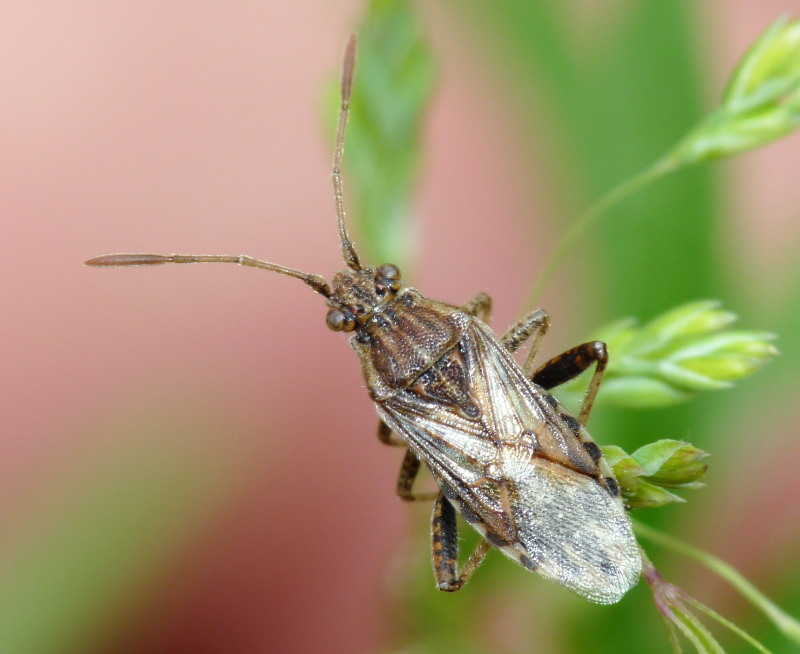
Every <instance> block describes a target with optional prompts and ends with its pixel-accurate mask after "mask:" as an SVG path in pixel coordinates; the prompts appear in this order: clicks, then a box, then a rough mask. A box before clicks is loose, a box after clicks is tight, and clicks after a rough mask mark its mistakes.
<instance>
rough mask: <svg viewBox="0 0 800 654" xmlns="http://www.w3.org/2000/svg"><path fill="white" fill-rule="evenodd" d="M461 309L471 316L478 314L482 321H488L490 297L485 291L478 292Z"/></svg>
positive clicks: (490, 313) (490, 304)
mask: <svg viewBox="0 0 800 654" xmlns="http://www.w3.org/2000/svg"><path fill="white" fill-rule="evenodd" d="M461 310H462V311H463V312H464V313H468V314H469V315H471V316H480V318H481V320H483V322H485V323H488V322H489V320H490V319H491V316H492V298H491V297H489V296H488V295H487V294H486V293H478V294H477V295H476V296H475V297H474V298H472V299H471V300H470V301H469V302H466V303H465V304H464V306H463V307H461Z"/></svg>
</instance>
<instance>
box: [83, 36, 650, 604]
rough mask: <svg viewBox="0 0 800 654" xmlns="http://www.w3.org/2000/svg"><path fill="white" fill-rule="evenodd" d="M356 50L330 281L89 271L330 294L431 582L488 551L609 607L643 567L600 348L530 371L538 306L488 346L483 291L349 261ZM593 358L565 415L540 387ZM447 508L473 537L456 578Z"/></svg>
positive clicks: (348, 78)
mask: <svg viewBox="0 0 800 654" xmlns="http://www.w3.org/2000/svg"><path fill="white" fill-rule="evenodd" d="M355 50H356V40H355V37H354V36H352V37H351V38H350V40H349V42H348V44H347V48H346V51H345V58H344V71H343V75H342V88H341V97H342V105H341V110H340V112H339V127H338V132H337V138H336V148H335V154H334V164H333V188H334V194H335V200H336V215H337V219H338V227H339V238H340V241H341V247H342V255H343V258H344V261H345V264H346V265H347V268H348V269H347V270H343V271H339V272H337V273H336V274H335V275H334V277H333V283H332V285H328V283H327V282H326V281H325V279H324V278H322V277H320V276H319V275H313V274H310V273H305V272H301V271H299V270H294V269H292V268H286V267H284V266H279V265H277V264H274V263H269V262H266V261H260V260H258V259H253V258H251V257H247V256H229V255H183V254H172V255H155V254H112V255H107V256H103V257H98V258H96V259H91V260H89V261H87V262H86V263H87V264H88V265H90V266H136V265H152V264H161V263H198V262H223V263H238V264H240V265H243V266H251V267H254V268H264V269H266V270H272V271H274V272H277V273H280V274H282V275H289V276H291V277H297V278H298V279H300V280H302V281H303V282H305V283H306V284H307V285H308V286H310V287H311V288H312V289H314V290H315V291H316V292H317V293H319V294H320V295H323V296H324V297H325V298H326V299H327V304H328V307H329V309H328V314H327V325H328V327H329V328H330V329H332V330H334V331H343V332H350V333H351V334H352V336H351V338H350V344H351V345H352V347H353V349H354V350H355V351H356V354H357V355H358V358H359V360H360V361H361V366H362V371H363V374H364V378H365V380H366V382H367V387H368V389H369V393H370V396H371V398H372V400H373V402H374V403H375V407H376V408H377V410H378V414H379V416H380V422H379V424H378V437H379V438H380V440H381V441H383V442H384V443H386V444H389V445H400V446H403V447H405V448H406V454H405V458H404V460H403V464H402V467H401V470H400V475H399V478H398V480H397V493H398V494H399V495H400V497H401V498H403V499H405V500H419V499H428V498H431V499H433V500H434V509H433V519H432V531H433V567H434V574H435V577H436V584H437V586H438V588H439V589H440V590H445V591H454V590H458V589H459V588H461V587H462V586H463V585H464V583H465V582H466V581H467V579H469V577H470V575H471V574H472V573H473V571H474V570H475V568H476V567H477V566H478V565H479V564H480V562H481V561H482V560H483V558H484V556H485V555H486V553H487V552H488V551H489V549H491V548H492V547H496V548H497V549H499V550H501V551H502V552H503V553H504V554H506V555H507V556H509V557H511V558H512V559H514V560H515V561H517V562H518V563H520V564H521V565H522V566H524V567H525V568H528V569H529V570H533V571H535V572H537V573H539V574H540V575H542V576H544V577H547V578H550V579H553V580H555V581H557V582H558V583H560V584H562V585H564V586H566V587H567V588H569V589H570V590H572V591H574V592H576V593H577V594H579V595H582V596H583V597H585V598H587V599H589V600H592V601H594V602H599V603H602V604H608V603H612V602H616V601H618V600H619V599H620V598H621V597H622V596H623V594H625V592H627V591H628V590H629V589H630V588H631V587H632V586H633V585H634V584H635V583H636V581H637V580H638V578H639V572H640V569H641V559H640V555H639V549H638V545H637V543H636V540H635V538H634V535H633V530H632V527H631V522H630V519H629V518H628V516H627V514H626V512H625V507H624V505H623V503H622V500H621V498H620V491H619V486H618V485H617V482H616V479H615V478H614V474H613V472H612V471H611V468H610V466H609V465H608V463H607V462H606V461H605V459H604V457H603V453H602V451H601V450H600V448H599V447H598V446H597V444H596V443H595V442H594V441H593V440H592V438H591V437H590V436H589V434H588V432H587V431H586V429H585V425H586V421H587V418H588V417H589V412H590V410H591V407H592V403H593V401H594V398H595V395H596V393H597V389H598V387H599V384H600V381H601V378H602V376H603V372H604V370H605V367H606V362H607V353H606V348H605V345H604V344H603V343H601V342H599V341H595V342H591V343H584V344H583V345H579V346H577V347H575V348H572V349H570V350H568V351H567V352H564V353H563V354H561V355H560V356H557V357H555V358H553V359H551V360H550V361H548V362H547V363H545V364H544V365H543V366H541V367H540V368H538V369H537V368H534V366H533V360H534V357H535V355H536V352H537V350H538V345H539V341H540V339H541V338H542V336H544V334H545V332H546V331H547V328H548V326H549V321H548V317H547V314H546V313H545V312H544V311H541V310H539V311H534V312H533V313H531V314H530V315H528V316H526V317H525V318H523V319H522V320H520V321H519V322H518V323H517V324H515V325H514V326H512V327H511V328H510V329H509V330H508V332H506V333H505V334H504V335H503V336H502V337H500V338H499V339H498V338H497V337H495V335H494V334H493V333H492V331H491V330H490V328H489V327H488V326H487V324H486V322H488V319H489V313H490V310H491V300H490V298H489V296H488V295H486V294H483V293H481V294H479V295H477V296H475V297H474V298H473V299H472V300H470V301H469V302H467V303H466V304H465V305H463V306H461V307H459V306H453V305H450V304H446V303H444V302H439V301H437V300H431V299H429V298H426V297H425V296H424V295H422V294H421V293H420V292H419V291H417V290H416V289H413V288H409V287H404V286H403V285H402V284H401V283H400V271H399V270H398V268H397V267H396V266H394V265H392V264H384V265H382V266H379V267H377V268H373V267H369V266H363V265H362V264H361V263H360V261H359V257H358V254H357V253H356V250H355V247H354V245H353V243H352V242H351V241H350V239H349V237H348V234H347V228H346V226H345V212H344V204H343V200H342V178H341V164H342V154H343V149H344V134H345V126H346V124H347V117H348V113H349V102H350V91H351V87H352V80H353V69H354V64H355ZM479 315H480V316H481V317H482V318H483V320H480V319H479V318H478V316H479ZM484 321H486V322H484ZM527 341H530V342H531V345H530V350H529V352H528V354H527V357H526V359H525V362H524V364H523V365H522V366H519V365H518V364H517V362H516V361H515V360H514V359H513V357H512V354H513V353H514V352H515V351H516V350H518V349H519V348H520V346H521V345H523V344H524V343H525V342H527ZM593 364H594V366H595V369H594V374H593V376H592V379H591V382H590V385H589V389H588V391H587V393H586V397H585V399H584V402H583V407H582V408H581V411H580V414H579V415H578V417H577V418H574V417H573V416H571V415H570V414H569V413H568V412H567V411H566V410H565V409H564V408H563V407H562V406H561V405H560V404H559V402H558V401H557V400H556V399H555V398H554V397H553V396H552V395H551V394H550V393H548V390H549V389H551V388H553V387H554V386H557V385H559V384H562V383H564V382H566V381H568V380H570V379H572V378H574V377H575V376H577V375H578V374H580V373H581V372H583V371H584V370H587V369H588V368H589V367H590V366H592V365H593ZM420 463H424V464H425V466H426V467H427V468H428V469H429V470H430V472H431V473H432V475H433V477H434V479H435V480H436V482H437V484H438V486H439V490H438V491H437V492H436V493H433V494H423V493H418V494H415V493H413V492H412V485H413V482H414V479H415V477H416V475H417V472H418V470H419V467H420ZM456 510H457V511H458V512H459V513H461V515H462V517H463V518H464V519H465V520H466V522H468V523H469V524H471V525H472V526H473V527H474V528H475V529H476V530H477V531H478V532H479V533H480V534H481V536H482V537H483V538H482V539H481V542H480V544H479V545H478V547H477V549H476V550H475V552H474V553H473V554H472V556H470V558H469V559H468V561H467V562H466V564H465V565H464V567H463V568H462V569H461V570H460V571H459V570H458V567H457V559H458V535H457V531H456V515H455V511H456Z"/></svg>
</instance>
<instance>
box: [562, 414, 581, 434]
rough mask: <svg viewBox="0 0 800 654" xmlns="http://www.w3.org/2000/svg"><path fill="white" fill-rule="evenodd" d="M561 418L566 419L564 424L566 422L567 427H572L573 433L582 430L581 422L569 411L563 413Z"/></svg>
mask: <svg viewBox="0 0 800 654" xmlns="http://www.w3.org/2000/svg"><path fill="white" fill-rule="evenodd" d="M561 419H562V420H563V421H564V424H566V425H567V427H569V429H570V430H571V431H572V432H573V433H575V434H577V433H578V431H579V430H580V428H581V423H579V422H578V421H577V420H575V418H573V417H572V416H571V415H569V414H568V413H562V414H561Z"/></svg>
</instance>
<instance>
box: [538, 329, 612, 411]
mask: <svg viewBox="0 0 800 654" xmlns="http://www.w3.org/2000/svg"><path fill="white" fill-rule="evenodd" d="M593 363H594V364H596V365H595V369H594V374H593V375H592V380H591V381H590V382H589V388H588V389H586V395H585V396H584V398H583V406H581V413H580V415H579V416H578V421H579V422H580V423H581V424H582V425H585V424H586V421H587V420H588V419H589V412H590V411H591V410H592V405H593V404H594V398H595V397H596V396H597V390H598V389H599V388H600V382H601V381H602V380H603V373H605V370H606V365H608V350H607V349H606V344H605V343H603V341H591V342H590V343H583V344H582V345H578V346H577V347H573V348H571V349H569V350H567V351H566V352H564V353H563V354H559V355H558V356H556V357H553V358H552V359H550V361H548V362H547V363H545V364H544V365H543V366H542V367H540V368H539V369H538V370H537V371H536V373H535V374H534V375H533V377H531V379H532V380H533V382H534V383H535V384H539V386H541V387H542V388H545V389H550V388H553V387H555V386H559V385H561V384H563V383H565V382H568V381H569V380H570V379H574V378H575V377H577V376H578V375H580V374H581V373H582V372H583V371H584V370H586V369H587V368H589V366H591V365H592V364H593Z"/></svg>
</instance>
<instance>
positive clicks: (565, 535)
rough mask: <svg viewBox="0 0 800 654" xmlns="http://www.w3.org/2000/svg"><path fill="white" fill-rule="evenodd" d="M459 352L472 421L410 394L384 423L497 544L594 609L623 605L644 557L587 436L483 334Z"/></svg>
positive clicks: (385, 407) (469, 337) (476, 328)
mask: <svg viewBox="0 0 800 654" xmlns="http://www.w3.org/2000/svg"><path fill="white" fill-rule="evenodd" d="M459 347H460V348H461V352H462V354H463V362H464V363H463V365H464V366H465V367H466V378H467V379H468V380H469V393H470V395H471V397H472V398H473V399H474V401H475V404H476V405H477V406H478V407H479V408H480V410H481V415H480V416H479V417H478V418H477V419H469V418H467V417H465V416H463V415H461V414H459V413H458V412H457V411H454V410H453V409H452V407H450V406H448V405H447V404H446V403H442V402H437V401H435V400H432V399H431V398H430V397H428V396H426V395H425V394H424V393H419V392H415V390H414V389H407V390H405V391H402V392H400V393H398V394H397V395H395V396H394V397H392V398H390V399H388V400H387V401H385V402H382V403H380V404H379V412H380V413H381V415H382V417H383V418H384V420H385V421H386V422H387V423H388V424H389V425H390V426H391V427H392V429H393V430H394V431H395V432H397V433H398V434H399V435H400V436H401V437H403V438H404V439H405V440H406V442H407V443H408V446H409V447H410V448H411V449H412V450H413V451H414V452H415V454H417V456H418V457H419V458H420V459H421V460H422V461H424V462H425V463H426V465H427V466H428V468H429V469H430V470H431V473H432V474H433V476H434V477H435V478H436V480H437V482H438V483H439V485H440V487H441V488H442V490H443V491H444V492H445V494H446V495H447V496H448V498H449V499H450V500H451V501H452V502H453V504H454V505H455V506H456V508H458V509H459V510H460V511H461V513H462V514H463V515H464V517H465V518H466V519H467V521H468V522H470V523H471V524H472V525H473V526H474V527H475V528H476V529H477V530H478V531H479V532H481V533H482V534H483V535H484V536H485V537H486V538H487V540H489V541H490V542H491V543H492V544H493V545H495V546H497V547H498V548H500V549H501V550H502V551H503V552H504V553H505V554H507V555H508V556H511V557H512V558H514V559H516V560H517V561H519V562H520V563H522V564H523V565H524V566H525V567H527V568H529V569H532V570H535V571H536V572H538V573H540V574H542V575H543V576H545V577H548V578H551V579H554V580H556V581H558V582H559V583H561V584H563V585H564V586H566V587H568V588H570V589H571V590H573V591H575V592H576V593H578V594H580V595H582V596H584V597H586V598H588V599H590V600H592V601H595V602H599V603H611V602H615V601H617V600H619V598H620V597H622V595H623V594H624V593H625V592H626V591H627V590H628V589H629V588H630V587H631V586H633V585H634V584H635V583H636V581H637V579H638V576H639V571H640V568H641V560H640V557H639V550H638V545H637V544H636V540H635V538H634V537H633V532H632V529H631V524H630V520H629V519H628V517H627V515H626V514H625V510H624V507H623V505H622V502H621V501H620V500H619V498H617V497H613V496H612V494H611V493H610V492H609V491H608V489H606V488H605V487H604V486H603V485H602V484H603V483H604V477H603V475H604V474H610V470H609V469H608V467H607V465H606V464H605V462H604V461H602V460H600V461H599V462H595V461H594V460H593V459H592V457H591V456H590V455H589V454H588V453H587V449H586V448H585V447H584V446H583V443H584V442H587V441H591V437H590V436H589V435H588V433H586V431H585V430H584V429H583V428H582V427H580V426H579V425H578V424H577V421H575V420H574V418H571V417H570V416H569V415H568V414H566V412H564V410H563V409H562V408H561V407H560V406H559V405H558V403H557V402H556V401H555V400H554V399H553V398H552V397H551V396H550V395H549V394H547V393H546V392H544V391H542V390H541V389H539V388H538V387H535V386H534V385H533V384H532V383H531V382H530V381H529V380H528V379H527V378H525V376H524V374H523V373H522V371H521V369H520V368H519V366H518V365H517V364H516V362H515V361H514V360H513V358H512V357H511V356H510V355H509V354H508V353H507V352H506V350H505V349H504V348H503V347H502V345H500V343H499V342H498V341H497V340H496V339H495V338H494V336H493V334H492V333H491V332H490V331H489V329H488V327H486V326H485V325H483V324H482V323H480V322H479V321H477V320H476V321H474V322H473V323H472V325H471V327H470V329H469V330H468V331H467V333H466V334H465V335H464V337H463V340H462V341H461V343H460V344H459Z"/></svg>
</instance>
